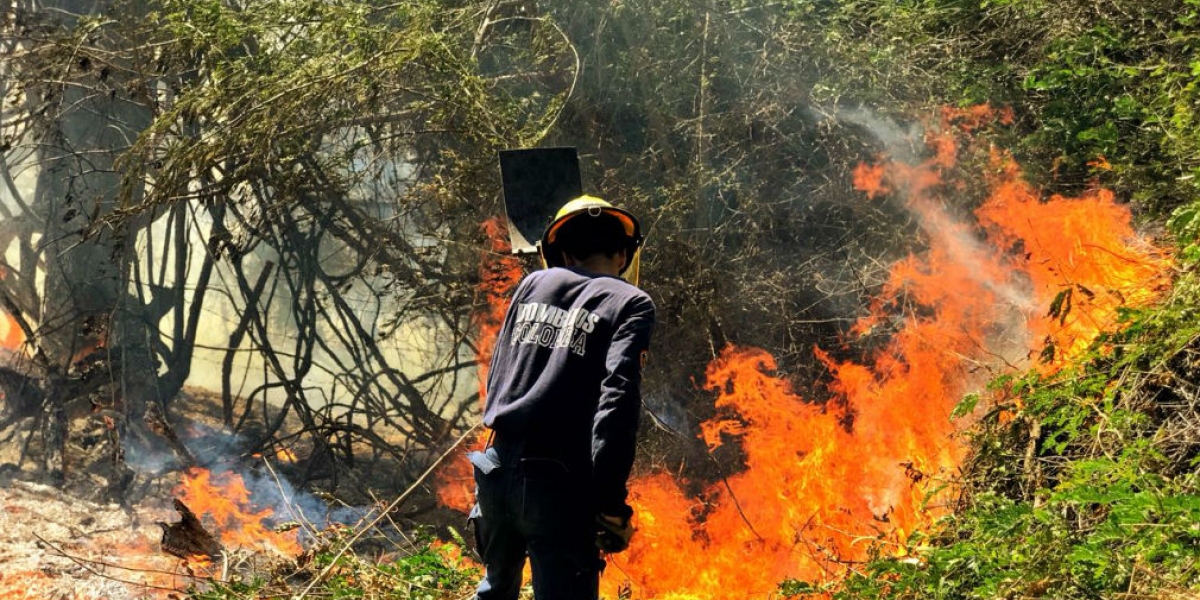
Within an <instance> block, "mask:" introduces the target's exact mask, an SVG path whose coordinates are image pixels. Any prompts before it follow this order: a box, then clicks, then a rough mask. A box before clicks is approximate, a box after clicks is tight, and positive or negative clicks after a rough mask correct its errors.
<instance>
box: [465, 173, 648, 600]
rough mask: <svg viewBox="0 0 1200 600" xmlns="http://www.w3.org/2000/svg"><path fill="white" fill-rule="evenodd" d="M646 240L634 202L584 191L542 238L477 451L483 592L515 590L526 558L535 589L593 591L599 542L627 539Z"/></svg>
mask: <svg viewBox="0 0 1200 600" xmlns="http://www.w3.org/2000/svg"><path fill="white" fill-rule="evenodd" d="M641 241H642V235H641V228H640V226H639V224H638V221H637V219H636V218H634V216H633V215H632V214H630V213H629V212H627V211H625V210H622V209H620V208H616V207H614V206H612V205H610V204H609V203H608V202H605V201H604V200H601V199H599V198H595V197H591V196H582V197H579V198H576V199H575V200H572V201H570V202H568V203H567V204H565V205H564V206H563V207H562V208H561V209H560V210H559V211H558V213H557V215H556V216H555V218H554V220H553V222H551V224H550V226H549V227H547V229H546V231H545V233H544V234H543V236H542V240H541V244H540V251H541V255H542V260H543V263H544V265H545V266H546V268H544V269H541V270H538V271H534V272H533V273H530V274H529V275H527V276H526V277H525V278H524V279H522V281H521V282H520V284H519V285H518V286H517V289H516V291H515V292H514V294H513V297H512V299H511V301H510V304H509V306H508V311H507V313H506V316H505V319H504V324H503V326H502V328H501V329H500V333H499V336H498V338H497V340H496V345H495V350H494V353H493V355H492V361H491V366H490V370H489V371H488V378H487V402H486V405H485V407H484V416H483V422H484V424H485V425H486V426H487V427H489V428H490V429H491V435H490V439H491V441H490V443H489V445H488V448H487V450H485V451H483V452H474V453H471V454H470V459H471V462H472V464H474V466H475V483H476V505H475V507H474V509H473V510H472V513H471V521H472V523H473V524H474V530H475V539H476V542H477V545H478V547H479V552H480V555H481V556H482V558H483V563H484V567H485V573H484V577H483V580H482V581H481V582H480V583H479V587H478V589H477V591H476V596H475V597H476V599H477V600H516V599H517V595H518V592H519V590H520V587H521V573H522V569H523V567H524V564H525V558H526V556H528V558H529V561H530V567H531V571H532V575H533V591H534V598H535V599H536V600H596V598H597V597H598V594H599V592H598V590H599V582H600V572H601V570H603V568H604V561H603V558H602V553H612V552H620V551H621V550H624V549H625V548H626V547H627V546H628V544H629V539H630V536H631V535H632V533H633V527H632V526H631V524H630V517H631V516H632V515H633V509H632V508H631V507H630V506H629V505H628V504H627V503H626V496H627V494H628V491H627V489H626V481H627V479H628V477H629V472H630V469H631V467H632V465H633V458H634V443H635V439H636V435H637V427H638V416H639V412H640V409H641V389H640V387H641V377H642V365H643V363H644V361H645V357H646V352H647V350H648V348H649V344H650V333H651V329H652V328H653V326H654V304H653V302H652V301H651V299H650V297H649V296H648V295H647V294H646V293H645V292H644V291H642V290H641V289H639V288H638V287H637V286H636V285H635V283H636V274H637V268H638V262H639V256H640V253H639V248H640V245H641ZM622 276H623V277H625V278H626V279H629V280H630V281H633V282H634V283H630V281H626V280H624V279H622Z"/></svg>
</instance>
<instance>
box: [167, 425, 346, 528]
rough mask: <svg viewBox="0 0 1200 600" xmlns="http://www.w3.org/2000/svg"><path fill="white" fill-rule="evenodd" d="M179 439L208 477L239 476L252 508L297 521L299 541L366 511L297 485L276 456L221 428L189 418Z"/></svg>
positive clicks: (282, 519)
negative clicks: (254, 449)
mask: <svg viewBox="0 0 1200 600" xmlns="http://www.w3.org/2000/svg"><path fill="white" fill-rule="evenodd" d="M184 444H185V445H186V446H187V449H188V451H189V452H190V453H191V454H192V456H193V457H195V458H196V460H197V462H198V466H199V467H201V468H203V469H207V470H208V471H210V472H211V474H212V476H213V478H214V479H219V478H220V477H222V476H225V475H227V474H233V475H236V476H237V477H238V478H240V479H241V481H242V483H243V484H244V485H245V488H246V490H247V492H248V493H249V494H248V497H249V500H250V502H251V503H252V504H253V508H254V509H255V510H256V511H262V510H269V511H270V512H271V515H272V516H271V520H272V521H273V522H274V524H276V525H278V524H280V523H287V522H296V523H299V524H301V525H302V526H303V527H302V528H301V531H302V534H301V541H302V542H304V541H307V540H306V538H311V536H312V535H313V534H314V533H316V532H320V531H323V530H325V529H328V528H329V527H331V526H334V525H354V524H357V523H361V522H362V521H363V520H364V519H365V518H366V517H367V515H368V514H369V512H370V510H369V509H367V508H362V507H352V506H334V505H331V504H330V503H329V502H327V501H325V500H324V499H322V498H320V497H318V496H317V495H315V494H313V493H311V492H308V491H306V490H303V489H300V488H299V487H297V486H296V485H295V484H293V483H292V482H291V481H290V480H289V479H288V478H287V476H286V474H285V473H284V469H281V468H280V463H281V462H282V461H281V460H276V459H275V458H272V457H268V456H266V455H262V454H257V453H251V452H249V451H248V449H247V444H246V441H245V439H244V438H243V437H242V436H239V435H236V434H233V433H230V432H229V431H227V430H224V429H217V428H213V427H209V426H207V425H204V424H201V423H192V424H190V425H189V426H188V434H187V436H186V437H185V440H184ZM273 463H274V464H273Z"/></svg>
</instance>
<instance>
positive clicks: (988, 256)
mask: <svg viewBox="0 0 1200 600" xmlns="http://www.w3.org/2000/svg"><path fill="white" fill-rule="evenodd" d="M836 115H837V118H838V119H839V120H841V121H844V122H848V123H851V124H853V125H855V126H858V127H862V128H863V129H865V130H866V131H868V132H869V133H870V134H871V135H872V136H873V137H874V138H875V139H876V140H877V141H879V142H880V143H881V144H882V145H883V147H884V152H883V153H882V155H881V156H883V157H886V158H880V159H879V160H880V163H879V164H878V165H875V167H874V168H873V169H874V170H873V172H872V173H870V176H871V177H879V178H880V180H879V181H872V182H869V183H868V182H864V181H863V179H865V177H862V175H863V173H861V172H860V173H856V182H855V184H856V187H858V188H859V189H860V190H862V191H865V192H867V193H868V195H870V196H871V197H876V196H882V197H884V198H887V199H889V200H893V201H898V203H899V204H900V205H901V206H902V208H903V209H904V210H905V211H907V212H908V213H909V214H910V215H912V216H913V218H914V221H915V222H916V223H917V225H918V226H919V227H920V230H921V232H922V233H923V234H924V235H925V238H926V241H927V246H928V247H929V248H936V249H939V251H940V252H942V253H944V254H945V255H946V256H945V257H944V258H945V259H947V260H948V261H950V262H951V263H952V264H955V265H958V266H960V267H962V272H963V273H965V274H966V275H967V277H968V278H969V279H971V280H972V281H974V282H975V283H976V284H978V285H979V286H980V287H982V288H983V289H985V290H987V291H988V292H990V293H992V294H994V295H995V296H996V298H997V300H999V301H1000V302H999V303H997V304H996V305H994V306H993V307H991V308H992V309H993V310H995V311H996V313H997V315H996V317H995V321H996V327H995V328H994V329H993V330H992V331H991V332H990V333H991V335H990V336H989V340H988V346H989V349H990V350H991V351H992V352H994V353H996V354H998V355H1000V356H1005V360H1006V361H1007V362H1009V363H1013V362H1019V360H1020V358H1019V356H1013V353H1016V354H1017V355H1020V354H1025V353H1027V352H1028V343H1027V341H1026V340H1027V337H1028V327H1027V325H1028V323H1027V322H1026V315H1028V314H1031V312H1035V311H1036V310H1037V309H1036V302H1035V300H1034V290H1033V288H1032V286H1031V284H1030V282H1029V281H1028V280H1027V279H1024V278H1021V277H1019V276H1017V274H1016V273H1015V272H1014V270H1012V269H1010V268H1007V267H1006V266H1004V265H1002V264H1000V261H1001V260H1002V259H1001V258H1000V257H998V256H997V253H996V248H995V247H994V246H993V245H991V244H989V243H988V242H987V240H986V239H985V237H984V233H983V231H982V230H981V228H980V227H979V225H978V223H977V221H976V219H975V218H974V216H973V215H963V214H958V213H956V212H954V211H952V210H950V207H951V206H959V205H963V204H965V202H962V201H953V199H952V198H951V196H953V195H962V194H965V193H967V190H965V189H963V188H956V187H955V186H952V185H947V182H949V181H951V179H952V172H951V170H952V169H953V168H954V166H955V161H956V160H957V156H956V153H957V151H958V140H957V139H956V137H955V136H956V132H955V131H954V128H953V126H951V124H950V123H949V122H948V121H949V119H947V118H946V117H945V115H943V119H942V121H941V122H938V123H934V124H932V125H931V126H927V125H926V124H923V123H920V122H913V123H910V124H908V125H900V124H898V123H896V122H895V121H893V120H892V119H890V118H888V117H886V116H882V115H880V114H878V113H877V112H875V111H872V110H870V109H868V108H866V107H859V108H848V109H842V110H839V111H837V113H836ZM1006 355H1008V356H1006Z"/></svg>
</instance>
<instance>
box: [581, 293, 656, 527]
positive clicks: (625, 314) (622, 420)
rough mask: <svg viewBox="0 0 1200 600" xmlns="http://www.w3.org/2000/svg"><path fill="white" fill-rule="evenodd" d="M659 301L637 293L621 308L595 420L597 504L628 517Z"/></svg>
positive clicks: (594, 457)
mask: <svg viewBox="0 0 1200 600" xmlns="http://www.w3.org/2000/svg"><path fill="white" fill-rule="evenodd" d="M653 328H654V304H653V302H651V300H650V298H649V297H648V296H644V295H643V296H637V297H635V299H634V300H633V301H631V302H630V303H629V304H627V305H626V306H625V308H624V310H622V311H621V318H620V319H619V321H618V323H617V327H616V332H615V334H614V335H613V338H612V342H611V344H610V345H609V348H608V355H607V357H606V359H605V375H604V379H603V380H602V381H601V385H600V401H599V404H598V405H597V407H596V416H595V419H594V421H593V424H592V476H593V481H594V483H595V485H596V490H595V491H596V494H597V507H596V508H597V509H598V510H599V511H600V512H601V513H604V514H607V515H614V516H621V517H628V516H629V515H630V513H632V509H630V508H629V506H628V505H626V504H625V498H626V497H627V496H628V490H627V489H626V481H627V480H628V479H629V472H630V469H632V467H633V458H634V453H635V450H636V442H637V429H638V415H639V414H640V413H641V406H642V392H641V385H642V361H643V359H644V357H645V353H646V352H647V351H648V350H649V348H650V333H651V330H652V329H653Z"/></svg>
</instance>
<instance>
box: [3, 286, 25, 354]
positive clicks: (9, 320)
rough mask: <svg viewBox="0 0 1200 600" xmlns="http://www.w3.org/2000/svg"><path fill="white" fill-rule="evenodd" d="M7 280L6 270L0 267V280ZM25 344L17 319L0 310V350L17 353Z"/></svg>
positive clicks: (23, 334) (23, 333)
mask: <svg viewBox="0 0 1200 600" xmlns="http://www.w3.org/2000/svg"><path fill="white" fill-rule="evenodd" d="M7 278H8V270H7V269H5V268H4V267H2V266H0V279H7ZM24 343H25V332H24V331H22V330H21V326H20V324H18V323H17V319H16V318H15V317H13V316H12V315H10V314H8V313H7V312H4V311H2V310H0V348H4V349H7V350H12V351H17V350H19V349H20V348H21V345H22V344H24Z"/></svg>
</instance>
